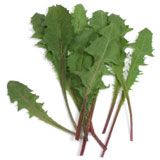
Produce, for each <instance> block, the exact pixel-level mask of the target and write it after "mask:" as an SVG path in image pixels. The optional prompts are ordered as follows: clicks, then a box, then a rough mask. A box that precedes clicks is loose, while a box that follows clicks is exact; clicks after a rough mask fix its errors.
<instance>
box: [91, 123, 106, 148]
mask: <svg viewBox="0 0 160 160" xmlns="http://www.w3.org/2000/svg"><path fill="white" fill-rule="evenodd" d="M90 133H91V134H92V136H93V138H94V139H95V140H96V142H97V143H98V144H99V145H100V147H102V149H103V150H105V149H106V147H105V145H104V144H103V142H102V141H101V140H100V139H99V137H98V136H97V134H96V133H95V130H94V128H93V124H92V122H91V126H90Z"/></svg>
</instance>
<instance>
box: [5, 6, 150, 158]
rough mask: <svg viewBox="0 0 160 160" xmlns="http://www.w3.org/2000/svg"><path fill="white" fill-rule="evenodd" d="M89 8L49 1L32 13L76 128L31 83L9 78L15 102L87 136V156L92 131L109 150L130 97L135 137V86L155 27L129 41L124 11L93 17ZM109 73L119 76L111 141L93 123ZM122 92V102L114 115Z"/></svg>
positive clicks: (40, 42)
mask: <svg viewBox="0 0 160 160" xmlns="http://www.w3.org/2000/svg"><path fill="white" fill-rule="evenodd" d="M86 13H87V11H86V10H85V8H84V6H83V5H81V4H77V5H76V6H75V7H74V10H73V11H72V12H70V11H69V10H67V9H66V8H64V7H63V6H61V5H56V6H51V7H49V8H48V12H47V14H46V15H45V14H39V13H36V14H34V15H33V17H32V18H31V24H32V26H33V30H34V33H33V35H32V37H33V38H36V39H38V42H37V44H36V45H37V46H38V47H40V48H43V49H44V51H45V57H46V58H47V59H48V61H49V62H50V63H51V64H52V65H53V68H54V71H55V72H56V74H57V79H58V81H59V84H60V86H61V90H62V95H63V98H64V101H65V105H66V108H67V112H68V115H69V118H70V121H71V123H72V125H73V131H72V130H70V129H67V128H66V127H64V126H63V125H61V124H59V123H58V122H56V121H55V120H53V119H52V118H51V117H50V116H49V115H48V113H47V112H46V111H45V110H44V109H43V108H42V106H43V104H42V103H38V102H37V99H38V96H37V95H35V94H34V93H33V92H32V90H31V89H29V88H28V87H27V86H26V85H24V84H22V83H20V82H18V81H9V82H8V85H7V88H8V95H9V97H10V100H11V102H12V103H13V102H17V106H18V110H21V109H26V110H27V111H28V113H29V116H30V117H32V116H35V117H37V118H38V119H40V120H41V121H43V122H45V123H47V124H49V125H51V126H53V127H55V128H57V129H60V130H62V131H64V132H66V133H69V134H71V135H73V136H74V137H75V139H76V140H81V141H82V146H81V150H80V155H81V156H82V155H83V154H84V152H85V148H86V146H87V142H88V139H89V137H90V135H91V136H92V137H93V138H94V139H95V141H96V142H97V143H98V145H99V146H100V147H101V148H102V155H101V156H104V154H105V151H106V150H107V148H108V144H109V140H110V138H111V135H112V131H113V129H114V126H115V123H116V120H117V118H118V115H119V113H120V110H121V108H122V107H123V104H124V102H125V101H126V102H127V104H128V110H129V117H130V140H133V114H132V106H131V101H130V96H129V91H130V90H131V87H132V86H133V84H134V83H135V82H136V80H137V78H138V76H139V75H140V74H141V71H140V70H139V67H140V66H142V65H144V64H145V63H144V59H145V56H152V50H153V49H152V33H151V31H150V30H149V29H147V28H145V29H144V30H142V31H141V32H139V35H138V38H137V40H136V41H135V42H134V43H133V42H129V41H128V40H127V39H126V38H125V35H126V34H127V33H128V32H130V31H132V29H131V28H130V27H129V26H128V25H126V23H125V21H124V20H123V19H122V18H121V17H120V16H119V15H115V14H109V13H107V12H104V11H102V10H98V11H95V12H94V13H93V14H92V16H91V17H87V15H86ZM127 48H131V49H132V51H131V52H130V54H131V63H130V64H129V68H127V67H126V65H125V62H126V61H129V58H128V56H127V54H128V53H127V52H126V49H127ZM125 73H127V76H125ZM104 76H106V77H108V76H112V77H113V79H114V82H113V83H114V84H113V96H112V100H111V105H110V108H109V112H108V114H107V118H106V122H105V125H104V128H103V131H102V133H103V134H104V133H105V132H106V130H107V129H108V125H109V123H110V119H111V117H112V116H113V121H112V122H111V128H110V129H109V134H108V135H107V139H106V142H105V143H103V142H102V140H101V139H100V137H99V136H97V134H96V130H95V128H94V123H93V116H94V111H95V107H96V101H97V98H98V95H99V92H101V91H102V90H103V89H107V88H109V87H108V86H107V85H106V84H105V82H104V81H103V80H102V78H103V77H104ZM109 83H110V82H109ZM68 96H70V97H71V98H72V99H73V101H74V104H75V107H76V108H77V111H78V113H79V116H78V119H77V120H75V119H74V116H73V114H72V110H71V106H70V104H69V102H68ZM119 96H120V101H119V103H118V108H117V110H116V111H115V114H114V115H113V110H115V106H116V102H117V100H118V97H119ZM104 99H106V98H104ZM99 107H100V106H99ZM99 109H100V108H99Z"/></svg>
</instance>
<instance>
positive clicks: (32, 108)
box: [7, 81, 74, 134]
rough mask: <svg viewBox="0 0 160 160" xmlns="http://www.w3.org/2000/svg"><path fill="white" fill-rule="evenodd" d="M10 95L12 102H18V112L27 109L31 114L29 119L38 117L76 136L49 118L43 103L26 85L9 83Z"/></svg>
mask: <svg viewBox="0 0 160 160" xmlns="http://www.w3.org/2000/svg"><path fill="white" fill-rule="evenodd" d="M7 87H8V95H9V97H10V100H11V102H12V103H13V102H17V106H18V111H20V110H22V109H26V110H27V111H28V113H29V117H30V118H31V117H33V116H34V117H37V118H38V119H40V120H41V121H43V122H45V123H47V124H49V125H51V126H53V127H56V128H59V129H61V130H63V131H65V132H69V133H71V134H74V133H73V132H72V131H70V130H68V129H67V128H65V127H63V126H61V125H60V124H58V123H57V122H56V121H54V120H53V119H52V118H51V117H49V116H48V114H47V111H45V110H44V109H43V108H42V106H43V103H38V102H37V99H38V98H39V96H37V95H35V94H33V93H32V90H31V89H29V88H28V87H27V86H26V85H24V84H22V83H20V82H17V81H10V82H9V83H8V86H7Z"/></svg>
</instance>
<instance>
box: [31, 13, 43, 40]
mask: <svg viewBox="0 0 160 160" xmlns="http://www.w3.org/2000/svg"><path fill="white" fill-rule="evenodd" d="M44 21H45V15H43V14H39V13H36V14H34V15H33V17H32V18H31V23H32V25H33V29H34V31H35V33H34V34H33V36H32V37H33V38H38V39H42V38H43V35H44V29H45V23H44Z"/></svg>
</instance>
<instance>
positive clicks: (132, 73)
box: [126, 28, 153, 89]
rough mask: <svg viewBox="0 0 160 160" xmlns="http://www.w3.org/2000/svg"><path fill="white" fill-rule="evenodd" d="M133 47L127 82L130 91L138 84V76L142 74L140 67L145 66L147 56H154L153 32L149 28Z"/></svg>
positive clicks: (141, 34) (140, 35)
mask: <svg viewBox="0 0 160 160" xmlns="http://www.w3.org/2000/svg"><path fill="white" fill-rule="evenodd" d="M132 47H133V50H134V51H133V53H132V59H131V64H130V67H129V71H128V76H127V80H126V85H127V88H128V89H130V88H131V86H132V85H133V84H134V83H135V82H136V79H137V77H138V75H140V74H142V73H141V71H140V70H139V67H140V66H141V65H145V64H144V58H145V56H153V55H152V51H153V48H152V32H151V31H150V30H148V29H147V28H145V29H143V30H142V31H141V32H139V36H138V38H137V40H136V42H135V44H134V45H133V46H132Z"/></svg>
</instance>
